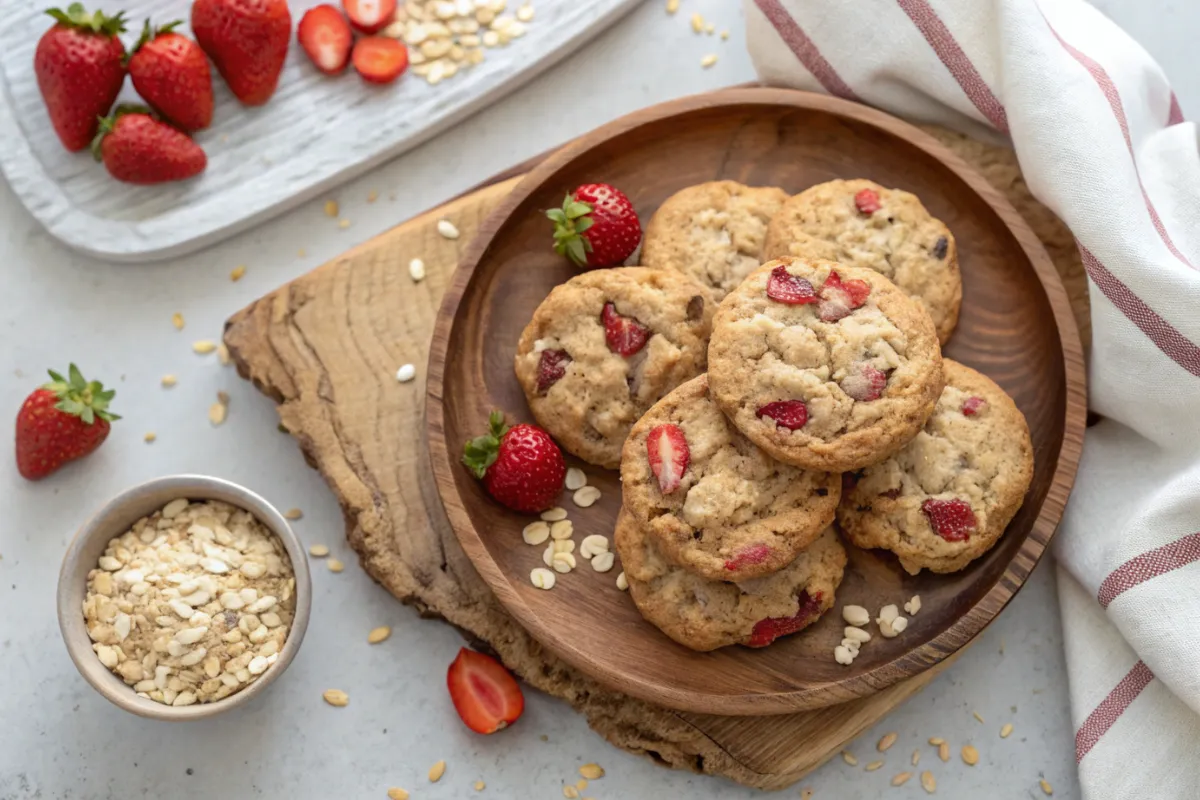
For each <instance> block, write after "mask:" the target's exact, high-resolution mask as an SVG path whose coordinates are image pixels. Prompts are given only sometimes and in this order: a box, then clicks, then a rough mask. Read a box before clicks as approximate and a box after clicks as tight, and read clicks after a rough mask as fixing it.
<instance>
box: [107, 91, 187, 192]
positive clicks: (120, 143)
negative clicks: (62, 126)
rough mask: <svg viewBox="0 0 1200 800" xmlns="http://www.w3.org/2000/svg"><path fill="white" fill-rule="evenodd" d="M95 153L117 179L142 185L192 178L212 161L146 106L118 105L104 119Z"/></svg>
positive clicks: (181, 132) (184, 134)
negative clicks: (109, 115)
mask: <svg viewBox="0 0 1200 800" xmlns="http://www.w3.org/2000/svg"><path fill="white" fill-rule="evenodd" d="M92 155H94V156H95V157H96V160H97V161H103V162H104V166H105V168H106V169H107V170H108V173H109V174H110V175H112V176H113V177H114V178H116V179H117V180H119V181H125V182H126V183H136V184H142V185H150V184H155V183H166V182H167V181H181V180H185V179H187V178H192V177H195V176H196V175H199V174H200V173H201V172H203V171H204V168H205V167H206V166H207V165H208V157H207V156H206V155H204V151H203V150H201V149H200V145H198V144H196V143H195V142H193V141H192V140H191V138H189V137H188V135H187V134H186V133H184V132H183V131H181V130H179V129H178V128H174V127H172V126H170V125H168V124H167V123H165V122H163V121H162V120H159V119H156V118H155V117H154V116H153V115H152V114H151V113H150V109H148V108H145V107H142V106H118V107H117V110H116V111H115V112H114V113H113V115H112V116H111V117H105V118H104V119H102V120H100V132H99V133H98V134H97V135H96V141H95V142H93V143H92Z"/></svg>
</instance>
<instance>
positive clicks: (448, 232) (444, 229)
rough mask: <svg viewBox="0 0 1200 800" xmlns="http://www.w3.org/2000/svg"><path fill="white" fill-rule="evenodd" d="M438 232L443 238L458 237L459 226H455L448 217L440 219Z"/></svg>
mask: <svg viewBox="0 0 1200 800" xmlns="http://www.w3.org/2000/svg"><path fill="white" fill-rule="evenodd" d="M437 232H438V233H439V234H441V236H442V238H443V239H457V238H458V228H456V227H454V223H453V222H451V221H450V220H448V219H439V220H438V224H437Z"/></svg>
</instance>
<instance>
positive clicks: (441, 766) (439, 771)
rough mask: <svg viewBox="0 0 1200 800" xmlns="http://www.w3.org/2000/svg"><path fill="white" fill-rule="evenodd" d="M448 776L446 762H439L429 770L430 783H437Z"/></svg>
mask: <svg viewBox="0 0 1200 800" xmlns="http://www.w3.org/2000/svg"><path fill="white" fill-rule="evenodd" d="M445 774H446V762H445V761H439V762H437V763H436V764H434V765H433V766H432V767H430V768H429V782H430V783H437V782H438V781H440V780H441V779H442V776H443V775H445Z"/></svg>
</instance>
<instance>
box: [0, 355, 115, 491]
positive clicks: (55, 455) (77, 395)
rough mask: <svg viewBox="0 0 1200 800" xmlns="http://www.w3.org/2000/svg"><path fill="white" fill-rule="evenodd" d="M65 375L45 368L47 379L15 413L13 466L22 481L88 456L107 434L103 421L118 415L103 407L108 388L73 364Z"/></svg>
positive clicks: (109, 396)
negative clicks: (15, 427)
mask: <svg viewBox="0 0 1200 800" xmlns="http://www.w3.org/2000/svg"><path fill="white" fill-rule="evenodd" d="M67 376H68V377H66V378H64V377H63V376H62V375H59V374H58V373H57V372H54V371H53V370H51V371H50V378H51V382H50V383H47V384H45V385H44V386H42V387H40V388H38V389H35V390H34V391H33V393H32V394H30V395H29V397H27V398H25V402H24V403H23V404H22V405H21V410H20V411H18V412H17V435H16V449H17V469H18V470H19V471H20V473H21V475H22V476H23V477H25V478H27V479H28V480H31V481H36V480H40V479H42V478H44V477H46V476H47V475H49V474H50V473H52V472H54V471H55V470H57V469H58V468H59V467H61V466H62V465H63V464H66V463H67V462H68V461H74V460H75V459H78V458H83V457H84V456H86V455H88V454H89V453H91V452H92V451H94V450H95V449H96V448H97V447H99V446H100V445H101V443H103V442H104V440H105V439H106V438H108V432H109V430H110V427H111V426H110V424H109V423H111V422H113V421H114V420H118V419H120V417H118V416H117V415H116V414H113V413H112V412H111V411H109V410H108V404H109V401H111V400H112V399H113V395H114V394H115V392H114V391H113V390H111V389H107V390H106V389H105V388H104V386H102V385H101V384H100V382H99V381H88V380H85V379H84V377H83V374H82V373H80V371H79V368H78V367H76V366H75V365H74V364H72V365H71V367H70V369H69V370H68V371H67Z"/></svg>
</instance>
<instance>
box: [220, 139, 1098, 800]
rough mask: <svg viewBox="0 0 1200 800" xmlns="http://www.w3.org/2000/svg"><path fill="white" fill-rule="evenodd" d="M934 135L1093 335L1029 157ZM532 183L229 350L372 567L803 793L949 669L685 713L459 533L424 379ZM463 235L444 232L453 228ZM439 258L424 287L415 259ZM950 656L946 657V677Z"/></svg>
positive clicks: (421, 225) (602, 707)
mask: <svg viewBox="0 0 1200 800" xmlns="http://www.w3.org/2000/svg"><path fill="white" fill-rule="evenodd" d="M927 130H928V131H929V132H930V133H932V134H933V135H934V136H936V137H937V138H938V139H939V140H941V141H942V142H943V143H944V144H946V145H947V146H949V147H950V148H951V149H952V150H954V151H955V152H956V153H958V155H959V156H960V157H962V158H964V159H965V160H967V161H968V162H969V163H971V164H972V165H973V166H974V167H975V168H976V169H978V170H979V171H980V172H981V173H982V174H983V175H984V176H985V177H987V179H988V180H989V182H991V183H992V184H993V185H994V186H996V187H997V188H998V189H1000V190H1001V191H1002V192H1004V194H1005V195H1006V196H1007V197H1008V199H1009V200H1010V202H1012V204H1013V205H1014V206H1015V207H1016V208H1017V209H1018V210H1019V211H1021V213H1022V214H1023V215H1024V216H1025V218H1026V219H1027V220H1028V221H1029V223H1030V225H1031V227H1032V228H1033V229H1034V231H1035V232H1036V233H1037V234H1038V236H1039V238H1041V239H1042V241H1043V242H1044V243H1045V245H1046V247H1047V250H1048V251H1049V252H1050V255H1051V257H1052V258H1053V259H1054V261H1055V265H1056V267H1057V268H1058V270H1059V273H1060V275H1061V276H1062V278H1063V281H1064V284H1065V285H1066V287H1067V291H1068V294H1069V295H1070V298H1071V302H1072V307H1073V310H1074V311H1075V314H1076V319H1077V321H1078V322H1079V323H1080V329H1081V331H1082V332H1083V335H1084V340H1085V342H1086V341H1087V332H1088V308H1087V285H1086V279H1085V275H1084V271H1083V266H1082V263H1081V262H1080V260H1079V256H1078V253H1077V251H1076V250H1075V248H1074V245H1073V240H1072V238H1071V236H1070V233H1069V232H1068V231H1067V230H1066V229H1065V228H1064V227H1063V226H1062V224H1061V223H1060V222H1059V221H1058V220H1057V219H1055V218H1054V216H1053V215H1052V214H1051V213H1050V212H1049V211H1047V210H1046V209H1045V208H1044V207H1042V206H1041V205H1040V204H1038V203H1037V202H1036V201H1034V200H1033V198H1032V197H1031V196H1030V194H1029V191H1028V188H1027V187H1026V185H1025V182H1024V180H1023V179H1022V178H1021V176H1020V171H1019V169H1018V167H1017V164H1016V159H1015V157H1014V156H1013V154H1012V153H1011V152H1010V151H1008V150H1005V149H1001V148H996V147H991V146H987V145H983V144H980V143H978V142H975V141H972V140H969V139H966V138H965V137H962V136H959V135H958V134H954V133H950V132H948V131H943V130H940V129H932V128H927ZM516 180H517V179H516V178H513V179H509V180H505V181H503V182H500V183H496V184H494V185H491V186H487V187H485V188H483V189H480V190H478V191H476V192H474V193H471V194H469V195H466V196H464V197H461V198H459V199H457V200H454V201H452V202H451V203H448V204H447V205H446V206H444V207H442V208H440V209H436V210H434V211H431V212H429V213H427V214H424V215H421V216H419V217H417V218H415V219H412V220H409V221H408V222H405V223H403V224H401V225H400V226H398V227H396V228H394V229H392V230H391V231H388V232H386V233H384V234H381V235H380V236H379V237H377V238H376V239H374V240H372V241H370V242H367V243H366V244H364V245H362V246H360V247H358V248H356V249H354V250H352V251H350V252H348V253H346V254H345V255H343V256H341V257H339V258H337V259H335V260H334V261H331V262H330V263H328V264H326V265H324V266H322V267H320V268H319V269H317V270H314V271H313V272H311V273H309V274H308V275H305V276H303V277H301V278H299V279H297V280H295V281H293V282H292V283H290V284H288V285H286V286H284V287H281V288H280V289H278V290H276V291H275V292H273V293H271V294H269V295H267V296H266V297H263V298H262V299H260V300H258V301H257V302H255V303H253V304H252V305H250V306H248V307H247V308H245V309H243V310H242V311H240V312H238V313H237V314H235V315H234V316H233V317H232V318H231V319H230V320H229V322H228V323H227V326H226V332H225V341H226V343H227V345H228V346H229V348H230V352H231V353H232V354H233V357H234V359H235V361H236V363H237V365H238V371H239V373H240V374H241V375H242V376H243V377H247V378H249V379H251V380H253V381H254V383H255V385H256V386H258V387H259V389H260V390H262V391H263V392H265V393H266V394H267V395H269V396H270V397H272V398H273V399H274V400H275V401H276V403H278V404H279V414H280V418H281V420H282V422H283V425H284V426H285V427H286V428H287V429H288V430H289V431H290V432H291V433H292V435H293V436H294V437H296V439H297V440H298V442H299V443H300V445H301V448H302V450H303V452H304V454H305V457H306V459H307V460H308V462H309V463H310V464H311V465H312V466H314V467H316V468H317V469H318V470H320V472H321V474H322V475H323V476H324V477H325V479H326V480H327V481H328V483H329V485H330V488H331V489H333V491H334V493H335V495H336V496H337V498H338V500H339V502H340V503H341V505H342V508H343V511H344V514H345V518H346V530H347V537H348V539H349V541H350V544H351V545H352V546H353V548H354V549H355V551H356V552H357V553H358V554H359V557H360V560H361V562H362V565H363V567H364V568H365V569H366V570H367V572H368V573H369V574H370V575H371V576H372V577H373V578H375V579H376V580H377V581H379V582H380V583H381V584H382V585H383V586H384V587H385V588H387V589H388V591H390V592H391V593H392V594H393V595H395V596H396V597H397V598H398V599H400V600H401V601H402V602H405V603H408V604H410V605H412V606H414V607H416V608H417V609H418V610H419V611H420V612H421V613H422V614H423V615H427V616H438V617H442V618H444V619H446V620H447V621H448V622H450V623H451V624H453V625H455V626H457V627H458V628H460V629H461V630H462V631H463V632H464V633H465V634H466V635H467V636H468V637H469V638H472V639H473V640H474V641H476V642H477V643H478V644H480V645H484V646H487V647H489V648H490V649H492V650H493V651H494V652H496V653H497V654H498V655H499V656H500V657H501V658H502V659H503V661H504V662H505V664H507V665H508V666H509V667H510V668H511V669H513V670H514V671H515V672H516V673H517V674H519V675H520V676H521V677H522V678H523V679H524V680H526V681H527V682H528V683H529V684H530V685H531V686H534V687H536V688H538V689H540V690H542V691H545V692H548V693H550V694H553V695H555V696H557V697H561V698H563V699H565V700H567V701H568V702H570V703H571V704H572V705H573V706H574V707H575V708H576V709H577V710H579V711H580V712H581V713H583V714H584V715H585V716H586V717H587V719H588V722H589V724H590V725H591V726H592V728H593V729H595V730H596V731H597V732H598V733H600V734H601V735H602V736H604V737H605V738H606V739H608V740H609V741H610V742H612V743H613V744H615V745H617V746H618V747H621V748H624V749H626V750H629V751H631V752H636V753H642V754H645V755H647V756H649V757H652V758H654V759H655V760H656V761H658V762H659V763H662V764H664V765H667V766H671V767H675V768H682V769H690V770H694V771H697V772H703V773H708V774H714V775H723V776H725V777H728V778H730V779H732V780H735V781H737V782H739V783H743V784H746V785H748V786H755V787H759V788H762V789H779V788H783V787H785V786H788V785H790V784H792V783H794V782H796V781H798V780H799V779H800V778H801V777H803V776H804V775H805V774H806V773H807V772H809V771H811V770H812V769H814V768H815V767H816V766H818V765H819V764H821V763H822V762H824V761H825V760H826V759H827V758H829V757H830V756H831V755H833V754H835V753H836V752H838V750H839V749H841V747H842V746H843V745H844V743H845V742H847V741H848V740H850V739H851V738H853V737H854V736H855V735H857V734H858V733H859V732H861V731H862V730H864V729H865V728H866V727H867V726H869V725H871V724H872V723H874V722H875V721H876V720H878V719H879V718H880V717H882V716H883V715H884V714H886V713H887V712H888V711H890V710H891V709H892V708H894V707H895V706H896V705H898V704H899V703H901V702H903V701H904V700H905V699H907V698H908V697H909V696H911V695H912V694H914V693H915V692H917V691H918V690H920V688H922V687H923V686H924V685H925V684H926V683H928V682H929V681H930V680H931V679H932V678H933V677H934V675H935V674H936V672H937V671H938V670H930V671H928V672H925V673H922V674H921V675H919V676H917V677H915V678H912V679H909V680H908V681H905V682H903V683H899V684H896V685H894V686H892V687H891V688H889V689H887V690H885V691H882V692H880V693H878V694H875V695H873V696H871V697H868V698H864V699H860V700H855V701H852V702H849V703H845V704H842V705H840V706H835V707H831V708H825V709H820V710H816V711H808V712H801V713H796V714H789V715H784V716H775V717H718V716H706V715H696V714H684V713H676V712H671V711H668V710H666V709H662V708H659V707H656V706H652V705H649V704H647V703H644V702H642V701H639V700H635V699H632V698H630V697H628V696H625V695H622V694H619V693H616V692H612V691H609V690H606V689H604V688H603V687H601V686H600V685H599V684H597V683H596V682H594V681H592V680H590V679H588V678H587V677H585V676H583V675H582V674H580V673H579V672H578V671H576V670H574V669H572V668H570V667H569V666H567V665H566V664H565V663H564V662H562V661H561V660H559V659H557V658H555V657H553V656H552V655H550V654H549V653H548V652H547V651H546V650H545V649H544V648H542V647H541V646H540V645H539V644H538V643H537V642H536V641H535V640H534V639H532V637H530V636H529V635H528V634H527V633H526V632H525V630H524V629H522V628H521V627H520V626H519V625H518V624H517V623H516V622H515V621H514V620H513V619H512V617H510V616H509V615H508V614H507V613H506V612H505V611H504V610H503V609H502V608H501V606H500V604H499V602H498V601H497V600H496V598H495V597H494V596H493V595H492V593H491V592H490V591H489V590H488V589H487V587H486V586H485V585H484V583H483V581H482V580H481V579H480V577H479V576H478V574H477V573H476V572H475V570H474V568H473V567H472V566H471V564H470V562H469V561H468V560H467V558H466V556H465V554H464V553H463V551H462V549H461V547H460V546H459V544H458V541H457V539H456V538H455V537H454V535H453V533H452V532H451V530H450V527H449V524H448V522H447V520H446V517H445V515H444V513H443V511H442V507H441V504H440V502H439V500H438V497H437V492H436V490H435V488H434V486H433V481H432V479H431V477H430V470H429V465H428V459H427V456H426V455H425V447H424V446H423V443H422V432H423V429H424V415H423V409H422V407H421V399H422V398H423V396H424V391H423V387H422V386H421V385H420V382H421V379H422V378H423V376H420V375H419V376H418V382H417V384H415V385H414V384H403V385H402V384H397V383H396V380H395V377H394V376H395V370H396V367H397V366H398V365H400V364H404V363H409V362H411V363H414V364H419V365H424V364H425V362H426V355H427V351H428V345H429V340H430V336H431V332H432V328H433V321H434V315H435V313H436V309H437V307H438V303H439V300H440V298H441V296H442V294H443V292H444V291H445V289H446V287H447V285H448V283H449V280H450V276H451V273H452V272H453V269H454V266H455V264H456V263H457V260H458V255H459V252H458V246H459V245H461V246H465V244H466V243H467V242H468V241H469V240H470V238H471V236H472V235H473V234H474V232H475V231H476V230H477V229H478V227H479V224H480V223H481V222H482V220H483V219H484V217H485V216H486V215H487V214H488V212H489V211H490V210H491V209H493V208H494V207H495V206H496V205H497V204H498V203H499V202H500V200H501V199H502V198H504V197H505V196H506V195H507V193H508V192H509V191H510V190H511V189H512V187H513V186H514V185H515V182H516ZM441 218H447V219H450V220H452V221H453V222H454V223H455V224H456V225H457V226H458V228H459V229H460V230H461V231H462V234H463V236H462V238H461V239H459V240H458V242H450V241H447V240H445V239H443V238H441V237H440V236H438V235H437V233H436V232H435V230H434V226H435V223H436V221H437V220H438V219H441ZM415 256H419V257H421V258H422V259H424V261H425V263H426V267H427V271H428V277H427V278H426V279H425V281H423V282H422V283H420V284H416V285H414V284H413V283H412V282H411V280H410V279H409V277H408V271H407V264H408V261H409V260H410V259H411V258H413V257H415ZM947 663H949V662H943V663H942V665H940V667H945V666H946V664H947Z"/></svg>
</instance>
